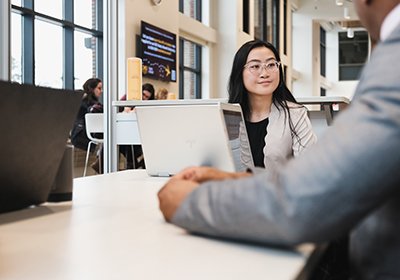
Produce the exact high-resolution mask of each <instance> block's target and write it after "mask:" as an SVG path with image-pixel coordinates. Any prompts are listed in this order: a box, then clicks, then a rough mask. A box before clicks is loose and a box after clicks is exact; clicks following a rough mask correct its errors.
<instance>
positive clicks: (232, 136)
mask: <svg viewBox="0 0 400 280" xmlns="http://www.w3.org/2000/svg"><path fill="white" fill-rule="evenodd" d="M222 113H223V115H224V120H225V127H226V131H227V133H228V139H229V145H230V149H231V151H232V156H233V161H234V165H235V169H236V170H237V171H245V170H246V169H247V168H249V167H254V164H253V158H252V155H251V149H250V144H249V140H248V136H247V131H246V127H245V124H244V122H243V118H242V113H241V112H240V111H231V110H224V109H223V110H222Z"/></svg>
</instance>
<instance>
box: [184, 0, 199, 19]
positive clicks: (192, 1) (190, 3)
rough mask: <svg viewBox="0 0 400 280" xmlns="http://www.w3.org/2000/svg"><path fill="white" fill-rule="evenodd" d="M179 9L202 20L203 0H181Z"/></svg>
mask: <svg viewBox="0 0 400 280" xmlns="http://www.w3.org/2000/svg"><path fill="white" fill-rule="evenodd" d="M179 11H180V12H181V13H183V14H185V15H187V16H188V17H191V18H194V19H196V20H198V21H201V0H179Z"/></svg>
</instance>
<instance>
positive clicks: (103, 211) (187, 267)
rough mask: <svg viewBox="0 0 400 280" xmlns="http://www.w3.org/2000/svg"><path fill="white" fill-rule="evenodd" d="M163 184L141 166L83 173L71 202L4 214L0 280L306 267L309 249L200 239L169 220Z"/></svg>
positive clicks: (278, 273)
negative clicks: (160, 195)
mask: <svg viewBox="0 0 400 280" xmlns="http://www.w3.org/2000/svg"><path fill="white" fill-rule="evenodd" d="M164 182H165V179H163V178H149V177H148V176H147V175H146V173H145V171H143V170H129V171H123V172H117V173H111V174H107V175H98V176H91V177H85V178H78V179H75V180H74V198H73V202H64V203H59V204H56V203H47V204H44V205H42V206H40V207H36V208H30V209H26V210H21V211H16V212H11V213H6V214H2V215H0V259H1V261H0V279H5V280H15V279H18V280H19V279H21V280H25V279H29V280H46V279H52V280H53V279H57V280H63V279H71V280H72V279H73V280H77V279H85V280H88V279H96V280H98V279H107V280H108V279H174V280H179V279H185V280H186V279H201V280H204V279H230V280H232V279H274V280H279V279H295V278H296V276H297V275H298V274H299V272H300V271H301V270H302V268H303V267H304V265H305V263H306V261H307V259H308V257H309V255H310V254H309V252H310V250H300V251H302V252H299V251H285V250H278V249H272V248H268V247H265V246H260V245H258V246H256V245H250V244H244V243H234V242H229V241H222V240H216V239H210V238H205V237H199V236H195V235H190V234H188V233H187V232H186V231H184V230H182V229H180V228H178V227H175V226H173V225H171V224H168V223H166V222H164V220H163V217H162V215H161V212H160V211H159V209H158V200H157V197H156V194H157V191H158V190H159V189H160V187H161V186H162V185H163V183H164ZM303 249H304V248H303ZM304 251H305V252H304Z"/></svg>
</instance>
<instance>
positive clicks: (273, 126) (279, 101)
mask: <svg viewBox="0 0 400 280" xmlns="http://www.w3.org/2000/svg"><path fill="white" fill-rule="evenodd" d="M228 92H229V103H239V104H240V106H241V107H242V111H243V115H244V118H245V123H246V130H247V135H248V137H249V141H250V147H251V152H252V156H253V160H254V164H255V166H258V167H266V168H276V166H278V165H280V164H283V163H285V162H286V161H287V159H289V158H291V157H293V156H297V155H299V154H300V153H301V152H302V151H303V150H304V149H305V148H307V147H308V146H310V145H312V144H314V143H315V142H316V140H317V137H316V136H315V134H314V132H313V130H312V126H311V122H310V120H309V118H308V116H307V109H306V108H305V107H304V106H303V105H300V104H298V103H297V102H296V99H295V98H294V96H293V95H292V93H291V92H290V91H289V89H288V88H287V87H286V85H285V82H284V79H283V70H282V65H281V61H280V58H279V54H278V52H277V50H276V49H275V48H274V46H273V45H271V44H270V43H267V42H263V41H259V40H253V41H249V42H247V43H245V44H244V45H242V46H241V47H240V48H239V50H238V51H237V52H236V55H235V58H234V60H233V65H232V70H231V75H230V78H229V85H228Z"/></svg>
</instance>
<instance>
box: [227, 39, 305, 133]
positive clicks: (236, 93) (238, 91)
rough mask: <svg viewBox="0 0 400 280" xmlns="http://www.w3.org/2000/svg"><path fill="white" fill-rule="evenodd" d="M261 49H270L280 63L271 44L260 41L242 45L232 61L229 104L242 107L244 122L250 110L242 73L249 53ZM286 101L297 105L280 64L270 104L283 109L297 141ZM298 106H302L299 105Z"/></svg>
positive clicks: (277, 54)
mask: <svg viewBox="0 0 400 280" xmlns="http://www.w3.org/2000/svg"><path fill="white" fill-rule="evenodd" d="M262 47H264V48H267V49H270V50H271V51H272V52H273V53H274V55H275V58H276V60H277V61H278V62H280V61H281V59H280V57H279V53H278V51H277V50H276V49H275V47H274V46H273V45H272V44H270V43H268V42H264V41H260V40H253V41H249V42H247V43H245V44H244V45H242V46H241V47H240V48H239V50H238V51H237V52H236V54H235V58H234V59H233V65H232V71H231V75H230V77H229V83H228V93H229V103H239V104H240V106H241V107H242V111H243V115H244V117H245V119H246V120H248V119H249V118H250V109H251V108H250V102H249V94H248V91H247V89H246V87H245V86H244V82H243V74H242V73H243V69H244V65H245V64H246V61H247V57H248V55H249V53H250V51H251V50H253V49H255V48H262ZM287 101H290V102H293V103H296V104H299V103H298V102H297V101H296V99H295V98H294V96H293V94H292V93H291V92H290V90H289V89H288V88H287V86H286V84H285V82H284V78H283V69H282V64H280V65H279V84H278V87H277V88H276V89H275V91H274V92H273V94H272V103H273V104H274V105H275V106H276V107H277V108H278V110H282V109H283V111H284V114H285V118H286V117H288V118H289V127H290V131H291V133H292V136H293V135H294V136H296V137H297V139H299V136H298V135H297V133H296V131H295V129H294V125H293V122H292V119H291V117H290V111H289V106H288V105H287ZM299 106H302V105H300V104H299ZM299 140H300V139H299Z"/></svg>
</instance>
